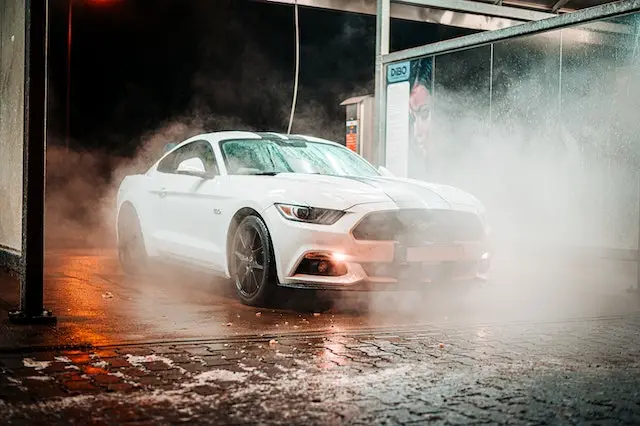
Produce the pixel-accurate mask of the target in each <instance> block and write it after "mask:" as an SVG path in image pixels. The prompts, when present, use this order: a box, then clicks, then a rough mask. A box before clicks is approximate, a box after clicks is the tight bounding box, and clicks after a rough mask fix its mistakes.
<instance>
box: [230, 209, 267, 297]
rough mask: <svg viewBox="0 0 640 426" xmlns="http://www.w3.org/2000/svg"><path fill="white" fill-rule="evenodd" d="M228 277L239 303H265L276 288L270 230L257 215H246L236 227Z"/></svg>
mask: <svg viewBox="0 0 640 426" xmlns="http://www.w3.org/2000/svg"><path fill="white" fill-rule="evenodd" d="M229 260H230V265H229V266H230V267H231V279H232V280H233V282H234V284H235V286H236V293H237V294H238V297H239V298H240V300H241V301H242V303H244V304H246V305H250V306H264V305H266V304H268V303H269V302H270V301H271V300H270V299H271V296H272V294H273V293H274V290H275V287H276V280H277V277H276V267H275V257H274V254H273V246H272V244H271V237H270V236H269V230H268V229H267V226H266V225H265V223H264V221H263V220H262V219H261V218H259V217H258V216H253V215H252V216H247V217H246V218H244V220H243V221H242V222H241V223H240V225H239V226H238V228H237V229H236V233H235V235H234V237H233V242H232V244H231V253H230V256H229Z"/></svg>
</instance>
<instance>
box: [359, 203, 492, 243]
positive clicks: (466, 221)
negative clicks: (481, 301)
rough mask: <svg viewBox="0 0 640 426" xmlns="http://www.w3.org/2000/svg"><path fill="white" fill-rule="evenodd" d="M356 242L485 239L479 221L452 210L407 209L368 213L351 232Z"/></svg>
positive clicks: (433, 241) (421, 241)
mask: <svg viewBox="0 0 640 426" xmlns="http://www.w3.org/2000/svg"><path fill="white" fill-rule="evenodd" d="M352 234H353V237H354V238H355V239H356V240H369V241H399V242H402V243H403V244H406V245H422V244H425V243H451V242H455V241H477V240H480V239H482V238H483V236H484V227H483V225H482V222H481V220H480V218H479V217H478V216H477V215H475V214H473V213H467V212H460V211H455V210H425V209H406V210H396V211H386V212H374V213H369V214H368V215H367V216H365V218H364V219H363V220H362V221H361V222H360V223H359V224H358V225H357V226H356V227H355V228H354V229H353V232H352Z"/></svg>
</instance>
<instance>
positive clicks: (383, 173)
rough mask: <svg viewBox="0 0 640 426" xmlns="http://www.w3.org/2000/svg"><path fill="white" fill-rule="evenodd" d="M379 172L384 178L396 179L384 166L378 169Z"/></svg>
mask: <svg viewBox="0 0 640 426" xmlns="http://www.w3.org/2000/svg"><path fill="white" fill-rule="evenodd" d="M378 172H380V174H381V175H382V176H386V177H394V175H393V173H391V172H390V171H389V169H387V168H386V167H384V166H380V167H378Z"/></svg>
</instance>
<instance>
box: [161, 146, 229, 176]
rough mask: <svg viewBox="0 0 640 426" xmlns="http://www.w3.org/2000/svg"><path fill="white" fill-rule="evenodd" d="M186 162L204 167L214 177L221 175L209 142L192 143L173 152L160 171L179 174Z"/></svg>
mask: <svg viewBox="0 0 640 426" xmlns="http://www.w3.org/2000/svg"><path fill="white" fill-rule="evenodd" d="M198 160H199V161H198ZM185 162H186V164H188V165H189V166H192V167H197V168H200V167H202V166H204V171H205V172H208V173H212V174H214V175H218V174H220V173H219V170H218V163H217V161H216V155H215V153H214V152H213V149H212V148H211V144H209V142H207V141H195V142H190V143H188V144H187V145H184V146H182V147H180V148H178V149H177V150H175V151H173V152H172V153H171V154H169V155H168V156H166V157H165V158H164V159H163V160H162V161H161V162H160V164H158V171H159V172H161V173H170V174H178V167H179V166H180V165H181V164H183V163H185Z"/></svg>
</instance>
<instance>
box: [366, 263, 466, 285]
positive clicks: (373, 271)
mask: <svg viewBox="0 0 640 426" xmlns="http://www.w3.org/2000/svg"><path fill="white" fill-rule="evenodd" d="M477 265H478V263H477V262H472V261H465V262H443V263H435V264H429V263H424V264H422V263H418V264H407V265H395V264H390V263H362V264H361V266H362V269H364V272H365V273H366V274H367V276H369V277H371V278H375V277H380V278H393V279H401V280H413V281H421V280H423V279H429V280H439V279H455V278H458V277H462V276H466V275H469V274H471V273H472V272H475V270H476V268H477Z"/></svg>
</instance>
